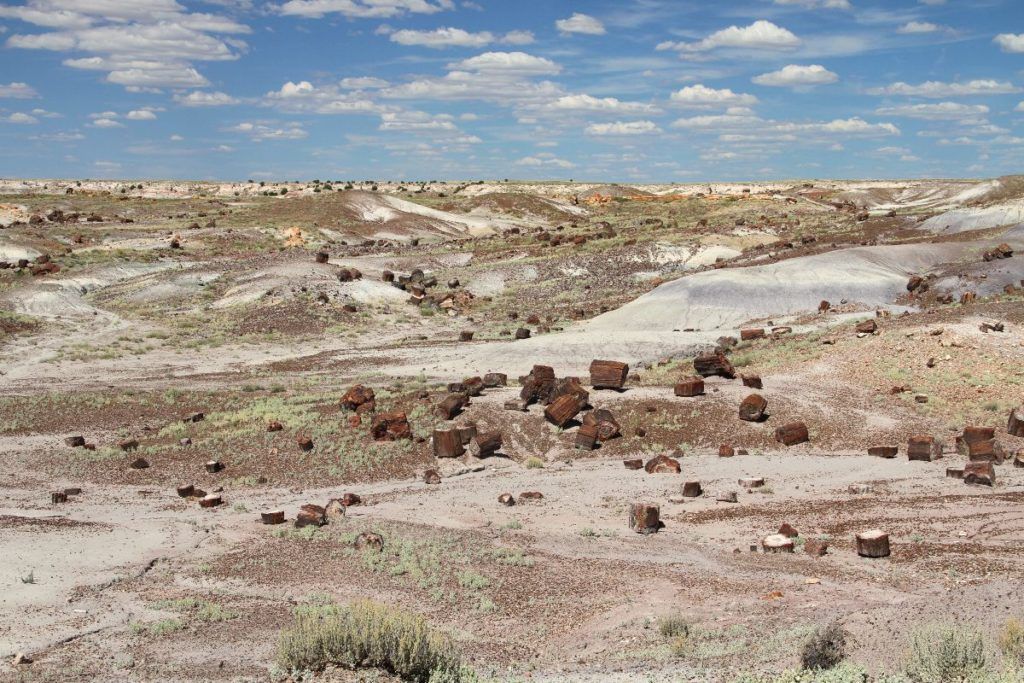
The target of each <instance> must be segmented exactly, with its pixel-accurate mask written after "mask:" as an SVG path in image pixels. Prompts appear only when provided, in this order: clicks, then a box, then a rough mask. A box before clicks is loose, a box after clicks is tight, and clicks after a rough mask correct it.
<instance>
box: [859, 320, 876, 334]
mask: <svg viewBox="0 0 1024 683" xmlns="http://www.w3.org/2000/svg"><path fill="white" fill-rule="evenodd" d="M856 329H857V332H858V333H859V334H873V333H874V332H875V331H877V330H878V323H876V322H875V321H874V320H865V321H864V322H860V323H857V328H856Z"/></svg>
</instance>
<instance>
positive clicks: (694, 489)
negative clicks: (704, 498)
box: [682, 481, 704, 498]
mask: <svg viewBox="0 0 1024 683" xmlns="http://www.w3.org/2000/svg"><path fill="white" fill-rule="evenodd" d="M703 493H704V489H703V488H701V485H700V482H699V481H684V482H683V488H682V494H683V495H684V496H685V497H687V498H698V497H700V496H701V495H702V494H703Z"/></svg>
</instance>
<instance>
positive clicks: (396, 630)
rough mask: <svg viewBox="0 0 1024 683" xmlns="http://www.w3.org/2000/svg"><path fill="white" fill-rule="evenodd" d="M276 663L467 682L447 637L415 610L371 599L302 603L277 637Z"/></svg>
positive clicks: (288, 666) (289, 667)
mask: <svg viewBox="0 0 1024 683" xmlns="http://www.w3.org/2000/svg"><path fill="white" fill-rule="evenodd" d="M277 664H278V666H279V667H281V668H282V669H284V670H286V671H320V670H322V669H323V668H324V667H326V666H327V665H328V664H335V665H339V666H344V667H348V668H350V669H357V668H362V667H372V668H378V669H383V670H385V671H388V672H391V673H394V674H396V675H398V676H400V677H402V678H403V679H406V680H410V681H433V682H437V681H446V682H451V683H459V682H461V681H464V680H466V675H465V674H464V673H463V669H462V661H461V657H460V655H459V653H458V650H457V649H456V648H455V645H454V643H453V642H452V641H451V639H450V638H449V637H448V636H446V635H444V634H442V633H440V632H438V631H436V630H434V629H433V628H431V627H430V625H429V624H428V623H427V621H426V620H425V619H424V618H423V617H421V616H419V615H417V614H412V613H410V612H405V611H403V610H400V609H397V608H394V607H389V606H387V605H382V604H380V603H376V602H372V601H369V600H360V601H358V602H354V603H352V604H351V605H348V606H339V605H304V606H300V607H298V608H297V609H296V610H295V623H294V624H293V625H292V627H291V628H288V629H285V630H284V631H283V632H282V633H281V636H280V640H279V641H278V646H277Z"/></svg>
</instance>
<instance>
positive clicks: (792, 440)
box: [775, 422, 810, 446]
mask: <svg viewBox="0 0 1024 683" xmlns="http://www.w3.org/2000/svg"><path fill="white" fill-rule="evenodd" d="M809 438H810V437H809V436H808V434H807V425H805V424H804V423H803V422H790V423H788V424H784V425H782V426H781V427H779V428H777V429H776V430H775V440H776V441H778V442H779V443H781V444H785V445H786V446H795V445H796V444H799V443H804V442H806V441H808V440H809Z"/></svg>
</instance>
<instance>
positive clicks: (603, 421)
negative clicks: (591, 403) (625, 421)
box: [583, 408, 622, 443]
mask: <svg viewBox="0 0 1024 683" xmlns="http://www.w3.org/2000/svg"><path fill="white" fill-rule="evenodd" d="M583 424H584V425H593V426H594V427H597V440H598V441H600V442H602V443H603V442H605V441H609V440H611V439H614V438H615V437H617V436H618V435H619V434H620V432H621V429H622V428H621V427H620V426H619V423H618V421H617V420H616V419H615V416H614V415H613V414H612V411H610V410H608V409H606V408H598V409H597V410H591V411H590V412H589V413H587V414H586V415H584V416H583Z"/></svg>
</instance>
